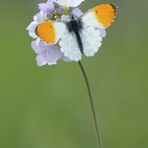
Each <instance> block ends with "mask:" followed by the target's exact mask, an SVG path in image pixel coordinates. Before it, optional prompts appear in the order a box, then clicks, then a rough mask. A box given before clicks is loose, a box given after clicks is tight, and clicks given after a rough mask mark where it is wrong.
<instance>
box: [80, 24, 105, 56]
mask: <svg viewBox="0 0 148 148" xmlns="http://www.w3.org/2000/svg"><path fill="white" fill-rule="evenodd" d="M81 39H82V43H83V52H84V54H85V55H86V56H88V57H89V56H94V54H95V53H96V52H97V51H98V50H99V48H100V47H101V45H102V43H101V42H102V36H101V33H100V31H99V30H98V29H96V28H95V27H88V26H85V25H84V28H83V30H82V32H81Z"/></svg>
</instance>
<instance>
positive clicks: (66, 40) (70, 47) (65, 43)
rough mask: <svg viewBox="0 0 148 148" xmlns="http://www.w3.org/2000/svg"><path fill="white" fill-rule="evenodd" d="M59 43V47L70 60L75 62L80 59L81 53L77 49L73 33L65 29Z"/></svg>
mask: <svg viewBox="0 0 148 148" xmlns="http://www.w3.org/2000/svg"><path fill="white" fill-rule="evenodd" d="M59 45H60V47H61V51H62V52H63V53H64V55H65V56H66V57H68V58H69V59H70V60H72V61H76V62H77V61H79V60H81V57H82V54H81V51H80V49H79V46H78V43H77V41H76V36H75V34H74V33H69V31H68V30H67V29H66V30H65V33H64V34H63V36H62V37H61V39H60V41H59Z"/></svg>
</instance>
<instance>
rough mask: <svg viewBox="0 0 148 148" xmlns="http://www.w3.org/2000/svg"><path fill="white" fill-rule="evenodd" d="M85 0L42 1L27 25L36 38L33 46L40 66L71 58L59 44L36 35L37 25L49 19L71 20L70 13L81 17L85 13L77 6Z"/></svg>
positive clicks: (68, 60)
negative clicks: (51, 43)
mask: <svg viewBox="0 0 148 148" xmlns="http://www.w3.org/2000/svg"><path fill="white" fill-rule="evenodd" d="M83 1H84V0H48V1H47V2H46V3H40V4H39V5H38V8H39V10H40V12H39V13H38V14H36V15H35V16H34V17H33V21H32V22H31V23H30V25H29V26H28V27H27V31H28V33H29V35H30V36H31V37H32V38H33V39H34V41H32V44H31V45H32V48H33V50H34V52H35V53H36V54H37V57H36V61H37V65H38V66H43V65H45V64H48V65H54V64H57V61H58V60H60V59H62V60H64V61H66V62H70V61H71V60H70V59H68V58H67V57H65V56H64V54H63V53H62V52H61V51H60V48H59V47H58V46H57V45H49V44H47V43H46V42H44V41H42V40H41V39H40V38H39V37H38V36H37V35H36V27H37V26H38V25H39V24H41V23H43V22H45V21H47V20H49V19H50V20H60V21H63V22H66V21H69V20H70V14H71V13H72V14H73V15H74V16H75V17H80V16H81V15H82V14H83V13H82V11H81V10H80V9H79V8H77V7H78V6H79V5H80V4H81V3H82V2H83Z"/></svg>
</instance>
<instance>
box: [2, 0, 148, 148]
mask: <svg viewBox="0 0 148 148" xmlns="http://www.w3.org/2000/svg"><path fill="white" fill-rule="evenodd" d="M39 2H41V0H38V1H37V0H25V1H23V0H13V1H1V3H0V148H96V141H95V131H94V127H93V122H92V118H91V112H90V105H89V101H88V94H87V91H86V86H85V82H84V79H83V77H82V74H81V71H80V69H79V67H78V64H77V63H64V62H59V63H58V65H56V66H51V67H49V66H44V67H41V68H39V67H37V66H36V62H35V54H34V53H33V51H32V49H31V47H30V43H31V38H30V37H29V36H28V34H27V32H26V30H25V29H26V27H27V25H28V24H29V23H30V22H31V20H32V16H33V15H34V14H36V13H37V12H38V9H37V4H38V3H39ZM42 2H43V1H42ZM103 2H108V1H103V0H86V1H85V2H84V3H83V5H82V6H81V8H82V10H83V11H86V10H88V9H89V8H91V7H93V6H95V5H96V4H100V3H103ZM109 2H111V1H109ZM112 2H114V3H116V4H117V5H118V6H119V11H118V16H117V19H116V21H115V23H114V24H113V25H112V26H111V27H110V28H109V29H108V31H107V32H108V35H107V37H106V38H105V39H104V41H103V46H102V48H101V49H100V52H98V53H97V54H96V55H95V57H93V58H83V60H82V62H83V64H84V65H85V69H86V71H87V75H88V77H89V81H90V85H91V89H92V93H93V97H94V102H95V107H96V112H97V118H98V119H99V122H100V126H101V133H102V141H103V146H104V148H139V147H140V148H148V143H147V140H148V59H147V58H148V45H147V43H148V41H147V40H148V28H147V26H148V19H147V14H148V11H147V10H148V1H146V0H122V1H121V0H112Z"/></svg>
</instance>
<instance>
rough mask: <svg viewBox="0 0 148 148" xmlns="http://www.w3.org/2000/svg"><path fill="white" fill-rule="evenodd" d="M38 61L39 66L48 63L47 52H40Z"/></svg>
mask: <svg viewBox="0 0 148 148" xmlns="http://www.w3.org/2000/svg"><path fill="white" fill-rule="evenodd" d="M36 61H37V65H38V66H43V65H46V64H47V59H46V54H45V53H42V54H38V55H37V57H36Z"/></svg>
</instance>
